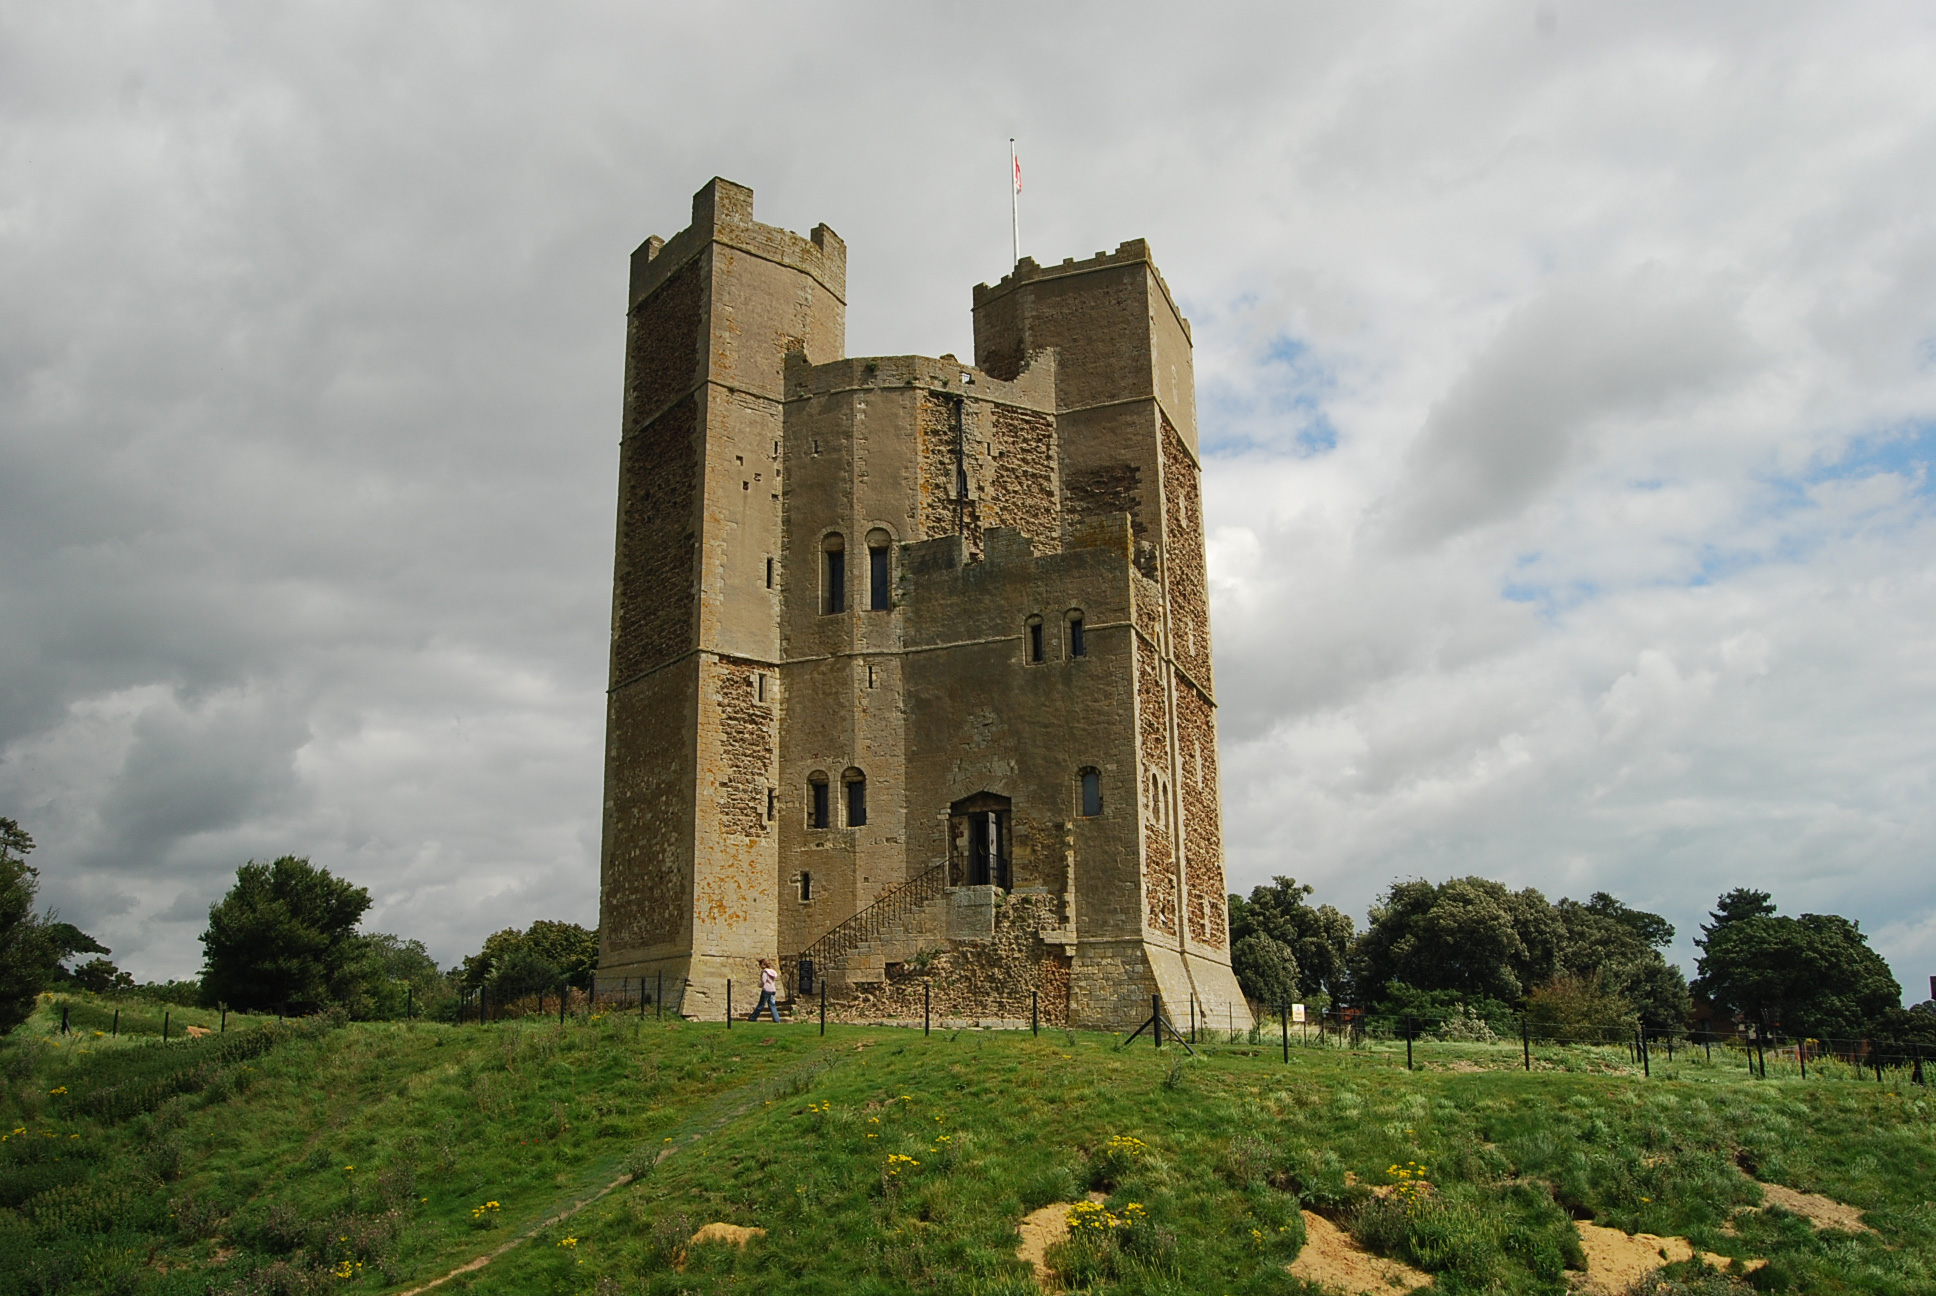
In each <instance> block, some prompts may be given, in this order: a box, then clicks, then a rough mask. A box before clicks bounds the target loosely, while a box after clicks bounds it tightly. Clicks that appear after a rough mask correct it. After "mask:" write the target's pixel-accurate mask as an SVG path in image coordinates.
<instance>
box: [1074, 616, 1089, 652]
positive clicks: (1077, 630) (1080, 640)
mask: <svg viewBox="0 0 1936 1296" xmlns="http://www.w3.org/2000/svg"><path fill="white" fill-rule="evenodd" d="M1069 655H1070V656H1071V657H1087V656H1088V655H1089V640H1088V639H1087V638H1086V637H1085V636H1084V635H1083V632H1082V613H1080V612H1071V613H1070V614H1069Z"/></svg>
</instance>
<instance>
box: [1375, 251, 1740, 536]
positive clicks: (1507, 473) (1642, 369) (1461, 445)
mask: <svg viewBox="0 0 1936 1296" xmlns="http://www.w3.org/2000/svg"><path fill="white" fill-rule="evenodd" d="M1749 350H1750V348H1749V345H1748V343H1747V340H1746V338H1745V336H1744V335H1743V333H1742V330H1741V328H1740V325H1739V324H1738V323H1737V322H1736V321H1735V319H1734V318H1733V317H1732V315H1731V313H1730V312H1729V311H1727V310H1726V309H1725V308H1723V307H1722V306H1720V305H1719V304H1718V303H1716V302H1714V301H1712V300H1702V299H1699V298H1694V299H1688V298H1685V297H1683V296H1681V294H1680V293H1679V292H1678V291H1677V290H1676V289H1675V288H1674V287H1673V286H1672V285H1670V284H1669V283H1668V282H1666V281H1665V276H1664V275H1663V274H1661V273H1658V272H1656V273H1653V274H1649V275H1645V276H1641V277H1640V278H1639V279H1638V281H1631V282H1626V283H1617V284H1615V283H1606V282H1583V281H1574V282H1559V283H1554V284H1552V285H1550V286H1548V287H1547V288H1545V289H1543V290H1542V291H1541V292H1540V294H1539V295H1538V296H1537V297H1535V298H1534V299H1533V300H1531V301H1529V302H1527V303H1526V304H1525V305H1523V306H1520V307H1519V308H1517V309H1516V310H1515V311H1514V312H1513V314H1512V315H1511V317H1510V318H1508V319H1507V320H1506V322H1505V324H1504V325H1503V326H1502V327H1501V328H1500V330H1499V332H1498V334H1497V335H1496V336H1495V337H1494V338H1493V339H1492V341H1491V342H1490V343H1489V344H1488V345H1487V346H1486V348H1485V349H1484V350H1483V351H1481V352H1479V353H1478V354H1477V355H1476V356H1475V357H1474V358H1473V360H1472V363H1471V365H1470V366H1469V367H1468V368H1467V369H1466V371H1465V372H1464V373H1463V374H1461V375H1460V377H1459V379H1458V380H1457V382H1456V383H1455V384H1454V385H1453V386H1452V388H1451V390H1449V391H1448V392H1447V393H1446V395H1445V397H1444V399H1443V400H1441V401H1440V402H1439V403H1438V404H1437V405H1435V406H1434V407H1433V409H1432V412H1431V414H1430V416H1429V417H1428V418H1427V419H1426V422H1425V426H1424V428H1423V429H1422V430H1421V431H1420V433H1419V435H1418V439H1417V440H1416V441H1415V442H1414V443H1413V445H1412V447H1411V449H1410V450H1409V451H1408V453H1407V455H1406V458H1405V464H1404V469H1403V471H1402V473H1401V474H1400V476H1399V478H1398V481H1397V483H1396V485H1395V486H1394V488H1393V490H1392V494H1391V497H1390V499H1389V500H1387V501H1386V502H1385V504H1384V506H1383V514H1382V517H1381V518H1380V521H1381V522H1382V525H1383V527H1384V528H1385V529H1386V530H1387V532H1388V534H1389V535H1390V536H1391V537H1392V538H1393V539H1395V540H1396V541H1397V542H1398V543H1399V544H1401V545H1404V546H1416V545H1426V544H1432V543H1436V542H1438V541H1441V540H1444V539H1447V538H1448V537H1451V536H1454V535H1457V534H1459V533H1461V532H1463V531H1467V530H1470V529H1471V528H1474V527H1478V526H1483V525H1485V524H1487V523H1489V522H1496V521H1499V520H1501V519H1504V518H1509V517H1512V516H1513V515H1515V514H1516V513H1518V512H1519V511H1520V510H1521V509H1524V508H1525V507H1526V506H1527V505H1529V504H1531V503H1532V502H1533V501H1534V500H1536V499H1538V498H1539V497H1540V495H1541V493H1542V492H1543V491H1545V490H1546V489H1548V488H1549V487H1551V486H1552V485H1553V484H1554V483H1555V482H1556V481H1558V480H1559V479H1560V477H1561V475H1562V474H1564V473H1565V472H1566V470H1567V469H1568V468H1571V467H1573V466H1575V465H1577V464H1579V463H1580V462H1581V461H1583V460H1584V459H1586V458H1587V457H1588V456H1589V455H1591V454H1592V453H1593V451H1594V449H1595V445H1596V441H1597V439H1598V438H1599V437H1601V436H1604V435H1606V434H1607V433H1608V431H1609V429H1610V428H1611V427H1612V426H1613V425H1615V424H1616V423H1617V421H1618V420H1620V419H1621V418H1623V417H1632V416H1640V415H1645V414H1648V413H1652V412H1654V411H1657V410H1659V409H1661V408H1662V407H1663V406H1664V405H1666V404H1668V403H1669V402H1671V401H1674V400H1676V399H1677V398H1680V397H1683V396H1685V395H1687V394H1689V393H1691V392H1695V391H1698V390H1699V389H1701V388H1703V387H1705V386H1708V385H1710V384H1712V383H1714V382H1716V381H1717V380H1719V379H1720V378H1722V377H1723V376H1724V375H1725V374H1726V373H1727V372H1728V371H1729V370H1731V369H1734V368H1736V367H1737V366H1739V365H1740V364H1741V363H1742V362H1743V361H1744V360H1745V359H1746V357H1747V355H1748V354H1749Z"/></svg>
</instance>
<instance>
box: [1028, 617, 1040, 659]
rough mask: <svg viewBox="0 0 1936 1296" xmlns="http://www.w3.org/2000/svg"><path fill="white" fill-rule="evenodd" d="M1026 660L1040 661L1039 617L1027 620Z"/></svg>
mask: <svg viewBox="0 0 1936 1296" xmlns="http://www.w3.org/2000/svg"><path fill="white" fill-rule="evenodd" d="M1028 659H1029V661H1031V662H1039V661H1041V660H1042V618H1041V617H1039V616H1032V617H1030V618H1029V619H1028Z"/></svg>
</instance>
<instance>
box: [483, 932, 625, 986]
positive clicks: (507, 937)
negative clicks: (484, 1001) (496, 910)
mask: <svg viewBox="0 0 1936 1296" xmlns="http://www.w3.org/2000/svg"><path fill="white" fill-rule="evenodd" d="M513 955H517V956H518V957H517V958H516V960H515V961H512V956H513ZM547 968H548V969H550V970H549V971H548V972H547V971H546V970H545V969H547ZM597 970H598V932H597V931H596V930H588V929H586V928H584V927H580V926H579V925H578V924H577V923H568V922H554V921H551V920H549V919H539V920H538V921H537V922H534V923H532V924H531V928H530V930H528V931H520V930H518V929H517V928H516V927H506V928H505V929H504V930H503V931H497V932H492V933H491V934H490V935H489V936H487V937H485V938H484V947H483V948H482V949H480V950H479V951H478V952H477V953H475V954H472V955H470V956H469V957H467V958H466V959H465V960H464V961H463V963H462V964H461V965H460V966H459V968H458V971H457V975H458V978H459V980H460V981H461V982H462V983H463V986H464V988H465V989H467V990H475V989H477V988H478V987H480V986H489V987H491V992H492V993H493V994H504V995H513V994H514V992H513V990H512V988H511V987H512V983H513V982H515V983H516V984H517V985H518V986H522V987H524V988H522V989H518V990H516V991H515V994H532V993H535V992H536V991H538V990H539V989H546V990H549V989H553V988H555V987H556V986H557V984H558V982H559V981H560V980H564V981H568V982H570V983H571V984H572V985H574V986H577V987H578V988H579V989H581V990H583V989H586V988H588V987H589V986H590V985H591V983H592V973H594V972H596V971H597ZM545 976H548V977H549V978H550V979H549V980H548V981H543V982H542V983H540V982H539V981H538V980H537V978H540V977H545ZM527 983H528V984H527Z"/></svg>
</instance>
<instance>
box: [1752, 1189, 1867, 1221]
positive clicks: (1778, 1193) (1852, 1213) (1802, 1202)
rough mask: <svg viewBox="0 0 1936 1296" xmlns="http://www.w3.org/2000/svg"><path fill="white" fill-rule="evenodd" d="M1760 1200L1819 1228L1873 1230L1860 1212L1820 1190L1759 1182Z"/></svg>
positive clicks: (1763, 1203) (1765, 1204)
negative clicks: (1809, 1190) (1798, 1188)
mask: <svg viewBox="0 0 1936 1296" xmlns="http://www.w3.org/2000/svg"><path fill="white" fill-rule="evenodd" d="M1761 1204H1762V1205H1764V1206H1779V1207H1781V1208H1782V1209H1783V1210H1785V1211H1787V1212H1788V1213H1789V1214H1791V1215H1799V1216H1801V1217H1802V1218H1803V1219H1805V1220H1807V1221H1808V1222H1809V1223H1810V1224H1813V1225H1814V1226H1815V1227H1816V1228H1818V1229H1841V1230H1843V1231H1844V1232H1848V1233H1873V1232H1875V1230H1874V1229H1872V1228H1870V1227H1869V1226H1868V1225H1867V1224H1864V1223H1863V1222H1862V1212H1861V1211H1859V1210H1857V1209H1856V1208H1855V1207H1853V1206H1850V1205H1847V1204H1846V1203H1844V1202H1839V1201H1836V1200H1835V1199H1834V1198H1833V1197H1824V1196H1822V1195H1821V1194H1820V1193H1805V1192H1796V1191H1795V1190H1794V1189H1793V1188H1784V1187H1782V1186H1781V1185H1780V1184H1771V1183H1765V1184H1762V1185H1761Z"/></svg>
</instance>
